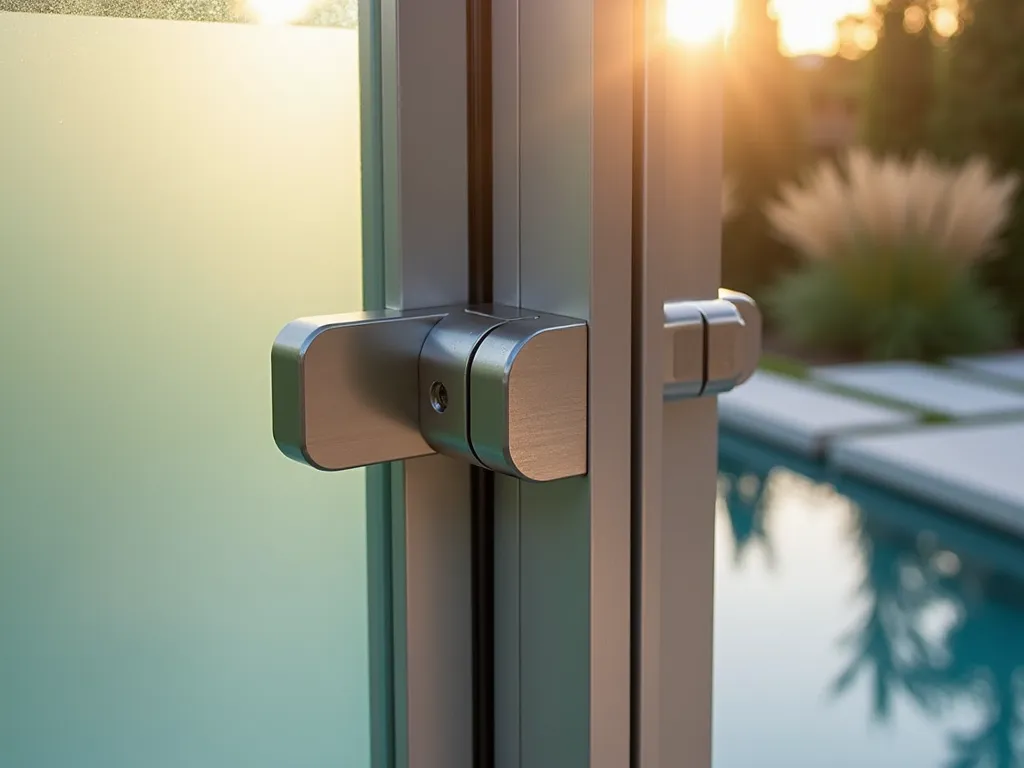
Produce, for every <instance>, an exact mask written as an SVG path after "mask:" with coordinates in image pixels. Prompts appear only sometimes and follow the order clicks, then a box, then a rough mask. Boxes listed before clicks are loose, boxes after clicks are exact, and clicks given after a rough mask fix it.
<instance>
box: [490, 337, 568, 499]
mask: <svg viewBox="0 0 1024 768" xmlns="http://www.w3.org/2000/svg"><path fill="white" fill-rule="evenodd" d="M470 378H471V381H472V384H471V399H470V406H471V413H470V432H471V435H472V444H473V450H474V452H475V453H476V455H477V456H478V457H479V459H480V461H481V462H482V463H483V464H484V465H485V466H487V467H488V468H490V469H493V470H494V471H496V472H501V473H503V474H507V475H513V476H516V477H520V478H522V479H524V480H533V481H537V482H543V481H550V480H556V479H561V478H567V477H576V476H578V475H585V474H586V472H587V326H586V323H584V322H582V321H574V320H570V319H564V320H561V321H559V320H553V319H551V318H549V317H544V318H537V319H532V320H525V319H524V320H516V321H514V322H510V323H507V324H505V325H502V326H500V327H497V328H495V329H494V330H493V331H492V332H491V333H489V334H488V335H487V336H486V338H484V339H483V341H482V342H481V343H480V346H479V348H478V349H477V351H476V354H475V355H474V356H473V362H472V366H471V371H470Z"/></svg>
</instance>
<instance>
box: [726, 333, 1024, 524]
mask: <svg viewBox="0 0 1024 768" xmlns="http://www.w3.org/2000/svg"><path fill="white" fill-rule="evenodd" d="M719 403H720V406H719V412H720V418H721V423H722V425H723V427H725V428H726V429H728V430H730V431H732V432H734V433H741V434H747V435H750V436H752V437H756V438H758V439H760V440H762V441H765V442H767V443H771V444H775V445H778V446H780V447H783V448H786V449H788V450H791V451H795V452H798V453H800V454H802V455H805V456H812V457H817V458H822V459H824V460H825V461H827V462H828V463H830V464H831V465H832V466H834V467H835V468H836V469H837V470H838V471H840V472H842V473H844V474H848V475H851V476H856V477H859V478H861V479H863V480H867V481H870V482H872V483H875V484H878V485H880V486H885V487H888V488H891V489H893V490H896V491H899V492H901V493H905V494H907V495H909V496H912V497H915V498H918V499H921V500H923V501H925V502H927V503H930V504H935V505H938V506H942V507H945V508H947V509H949V510H951V511H955V512H958V513H960V514H963V515H965V516H969V517H973V518H975V519H977V520H980V521H982V522H985V523H988V524H991V525H995V526H998V527H1000V528H1003V529H1005V530H1009V531H1012V532H1014V533H1016V534H1018V535H1021V536H1024V353H1013V354H1010V355H998V356H990V357H981V358H968V359H958V360H955V361H950V363H949V365H941V366H932V365H923V364H920V363H909V362H901V363H871V364H863V365H842V366H828V367H825V368H818V369H813V370H811V371H810V378H809V379H806V380H804V379H797V378H791V377H787V376H784V375H781V374H778V373H769V372H765V371H761V372H759V373H758V374H756V375H755V376H754V377H753V378H752V379H751V380H750V381H749V382H747V384H745V385H744V386H742V387H740V388H739V389H737V390H735V391H733V392H730V393H728V394H726V395H723V396H722V397H720V398H719ZM936 417H940V418H941V419H942V420H944V421H947V422H948V423H942V424H936V423H933V422H934V421H935V420H936Z"/></svg>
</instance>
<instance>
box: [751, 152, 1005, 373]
mask: <svg viewBox="0 0 1024 768" xmlns="http://www.w3.org/2000/svg"><path fill="white" fill-rule="evenodd" d="M1017 186H1018V184H1017V180H1016V178H1013V177H1004V178H995V177H994V176H993V175H992V173H991V171H990V170H989V168H988V165H987V164H986V163H985V162H984V161H981V160H978V159H974V160H971V161H969V162H968V163H966V164H964V165H963V166H961V167H959V168H953V167H948V166H944V165H941V164H939V163H938V162H936V161H935V160H933V159H931V158H929V157H926V156H924V155H919V156H918V157H917V158H916V159H915V160H913V161H912V162H902V161H899V160H895V159H885V160H877V159H875V158H873V157H872V156H871V155H870V154H868V153H867V152H865V151H863V150H854V151H852V152H851V153H850V154H849V156H848V157H847V159H846V162H845V164H844V165H843V167H837V166H835V165H833V164H831V163H822V164H821V165H819V166H818V167H817V168H816V169H815V170H814V171H813V172H812V174H811V175H810V177H809V178H808V179H806V180H805V181H804V183H803V184H789V185H786V186H785V187H784V188H783V190H782V194H781V198H780V199H779V200H777V201H776V202H774V203H772V204H771V205H769V206H768V208H767V209H766V215H767V217H768V220H769V221H770V222H771V224H772V226H773V229H774V231H775V233H776V236H777V237H779V238H780V239H781V240H783V241H784V242H786V243H788V244H789V245H791V246H792V247H793V248H794V249H795V250H796V252H797V253H798V254H799V255H800V257H801V259H802V261H803V264H802V266H801V267H800V268H799V269H798V270H797V271H795V272H794V273H791V274H790V275H787V276H785V277H784V278H783V279H782V280H780V281H779V283H778V284H777V285H776V286H775V288H774V289H773V290H772V292H771V293H770V295H769V297H768V310H769V312H770V313H771V314H772V315H773V316H774V318H775V319H776V321H777V322H778V325H779V328H780V329H781V330H782V332H783V333H784V334H786V335H787V336H789V337H790V338H791V339H792V340H793V341H795V342H797V343H800V344H803V345H806V346H808V347H813V348H824V349H828V350H830V351H837V352H843V353H846V354H849V355H855V356H865V357H869V358H874V359H891V358H899V357H913V358H923V359H928V358H937V357H941V356H944V355H950V354H967V353H974V352H982V351H986V350H991V349H996V348H999V347H1002V346H1004V345H1006V344H1007V343H1008V341H1009V338H1010V334H1011V321H1010V317H1009V315H1008V313H1007V312H1006V311H1005V310H1004V308H1003V307H1002V306H1001V305H1000V303H999V301H998V300H997V299H996V297H995V296H994V295H993V294H992V293H991V292H990V291H989V290H988V289H987V288H985V287H984V286H983V285H982V284H981V282H980V281H979V280H978V278H977V275H976V270H975V267H976V266H977V264H978V263H980V262H981V261H982V260H983V259H985V258H986V257H988V256H990V255H992V254H993V253H994V252H995V250H996V246H997V243H998V240H997V238H998V235H999V233H1000V231H1001V230H1002V228H1003V227H1004V226H1005V224H1006V221H1007V217H1008V215H1009V211H1010V207H1011V204H1012V200H1013V195H1014V193H1015V192H1016V189H1017Z"/></svg>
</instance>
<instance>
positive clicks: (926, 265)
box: [768, 247, 1010, 360]
mask: <svg viewBox="0 0 1024 768" xmlns="http://www.w3.org/2000/svg"><path fill="white" fill-rule="evenodd" d="M872 250H875V249H874V248H873V247H869V248H866V249H865V251H864V252H865V253H867V252H868V251H872ZM886 255H887V256H891V257H892V259H893V262H894V266H897V267H898V268H897V269H896V270H895V272H896V273H897V274H898V278H897V279H895V280H894V281H893V283H892V284H891V289H890V290H886V291H877V292H874V291H872V292H862V291H858V290H857V287H856V286H854V285H851V284H850V282H849V281H848V279H847V272H846V271H845V270H843V268H842V266H841V265H839V264H836V263H832V262H822V263H817V264H813V265H809V266H807V267H806V268H804V269H803V270H800V271H798V272H795V273H792V274H790V275H787V276H786V277H785V278H783V279H782V280H780V281H779V283H778V284H777V285H776V286H775V288H774V290H773V291H772V292H771V293H770V296H769V301H768V305H769V310H770V311H771V312H772V313H773V314H774V315H775V317H776V319H777V321H778V323H779V326H780V327H781V329H782V331H783V332H784V333H785V334H786V335H787V336H788V337H790V338H792V339H793V340H794V341H795V342H797V343H799V344H801V345H804V346H806V347H810V348H819V349H822V348H823V349H828V350H834V351H839V352H844V353H849V354H851V355H855V356H863V357H867V358H870V359H880V360H888V359H898V358H915V359H925V360H927V359H937V358H940V357H943V356H946V355H950V354H970V353H976V352H986V351H990V350H992V349H998V348H1000V347H1002V346H1004V345H1005V344H1006V343H1007V341H1008V339H1009V331H1010V323H1009V317H1008V315H1007V313H1006V312H1005V311H1004V310H1003V308H1002V306H1001V305H1000V304H999V302H998V301H997V300H996V299H995V297H994V296H993V295H992V293H991V292H990V291H988V290H987V289H985V288H984V287H983V286H981V285H980V284H979V282H978V281H977V280H976V279H975V276H974V275H972V274H970V273H967V272H965V273H960V274H957V275H954V276H949V279H948V280H947V281H945V282H947V285H946V286H945V289H944V290H943V291H942V293H941V294H940V295H938V296H936V297H935V298H934V299H929V298H927V297H926V296H925V295H923V294H921V293H907V292H906V291H904V290H902V286H912V285H913V284H914V283H915V282H917V281H919V280H921V278H923V277H925V276H926V275H927V273H928V271H929V269H930V267H931V262H932V260H931V259H920V258H914V257H910V256H909V254H907V253H900V252H895V253H892V254H886ZM901 262H902V263H901Z"/></svg>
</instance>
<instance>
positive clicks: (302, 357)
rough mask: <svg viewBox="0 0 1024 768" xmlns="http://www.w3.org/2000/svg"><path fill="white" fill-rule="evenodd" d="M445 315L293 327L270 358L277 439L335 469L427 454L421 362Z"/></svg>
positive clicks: (308, 322) (360, 315)
mask: <svg viewBox="0 0 1024 768" xmlns="http://www.w3.org/2000/svg"><path fill="white" fill-rule="evenodd" d="M441 317H442V316H441V315H435V314H432V313H409V314H403V313H398V312H389V311H383V312H381V311H377V312H357V313H354V314H346V315H331V316H324V317H309V318H303V319H300V320H295V321H294V322H291V323H289V324H288V325H287V326H285V328H284V329H283V330H282V331H281V333H280V334H278V337H277V339H276V341H275V342H274V346H273V350H272V352H271V379H272V393H273V395H272V396H273V419H274V440H275V441H276V442H277V445H278V447H279V448H280V449H281V450H282V452H284V453H285V455H287V456H289V457H290V458H293V459H295V460H296V461H300V462H303V463H306V464H309V465H311V466H313V467H316V468H317V469H321V470H327V471H335V470H342V469H351V468H353V467H363V466H368V465H371V464H379V463H381V462H385V461H398V460H401V459H407V458H412V457H415V456H426V455H429V454H431V453H433V449H432V448H431V447H430V446H429V445H428V444H427V443H426V442H425V441H424V439H423V437H422V435H421V434H420V429H419V419H418V414H417V412H416V397H417V362H416V361H417V358H418V355H419V349H420V347H421V346H422V345H423V341H424V339H426V337H427V334H428V333H430V329H431V328H432V327H433V326H434V324H435V323H437V322H438V320H440V318H441Z"/></svg>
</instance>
